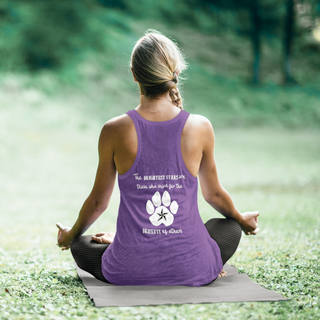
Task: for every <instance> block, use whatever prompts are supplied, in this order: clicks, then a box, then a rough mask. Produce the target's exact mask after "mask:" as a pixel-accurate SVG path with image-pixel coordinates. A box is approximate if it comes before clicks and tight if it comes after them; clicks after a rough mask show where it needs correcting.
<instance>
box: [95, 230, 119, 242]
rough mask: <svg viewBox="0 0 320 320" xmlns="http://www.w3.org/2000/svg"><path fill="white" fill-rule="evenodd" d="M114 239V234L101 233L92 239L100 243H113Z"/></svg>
mask: <svg viewBox="0 0 320 320" xmlns="http://www.w3.org/2000/svg"><path fill="white" fill-rule="evenodd" d="M114 237H115V233H114V232H99V233H97V234H96V235H95V236H92V237H91V239H92V240H94V241H96V242H98V243H112V242H113V239H114Z"/></svg>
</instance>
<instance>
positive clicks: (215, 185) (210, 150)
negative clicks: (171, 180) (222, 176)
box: [199, 118, 259, 234]
mask: <svg viewBox="0 0 320 320" xmlns="http://www.w3.org/2000/svg"><path fill="white" fill-rule="evenodd" d="M204 119H205V120H204V123H203V125H202V130H203V131H204V132H203V135H202V136H203V139H202V140H203V152H202V159H201V163H200V167H199V179H200V186H201V190H202V194H203V197H204V199H205V200H206V201H207V202H208V203H209V204H210V205H211V206H212V207H213V208H214V209H216V210H217V211H218V212H220V213H221V214H222V215H224V216H225V217H227V218H231V219H234V220H236V221H237V222H238V223H239V224H240V225H241V227H242V230H243V231H244V232H245V233H246V234H256V233H257V232H258V231H259V229H257V226H258V223H257V216H258V215H259V212H258V211H255V212H246V213H243V214H241V213H240V211H239V210H238V209H237V208H236V207H235V205H234V203H233V201H232V199H231V197H230V195H229V193H228V192H227V191H226V190H225V189H224V188H223V187H222V185H221V183H220V181H219V178H218V172H217V167H216V163H215V159H214V142H215V139H214V132H213V128H212V125H211V122H210V121H209V120H208V119H206V118H204Z"/></svg>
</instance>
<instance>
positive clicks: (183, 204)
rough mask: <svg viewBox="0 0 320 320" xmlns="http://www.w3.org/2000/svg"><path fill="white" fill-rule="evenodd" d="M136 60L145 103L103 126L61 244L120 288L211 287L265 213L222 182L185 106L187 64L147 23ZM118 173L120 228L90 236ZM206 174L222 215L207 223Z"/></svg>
mask: <svg viewBox="0 0 320 320" xmlns="http://www.w3.org/2000/svg"><path fill="white" fill-rule="evenodd" d="M130 65H131V71H132V74H133V79H134V81H136V82H137V83H138V85H139V88H140V104H139V105H138V106H137V107H136V108H135V109H132V110H130V111H128V112H127V113H126V114H123V115H121V116H119V117H115V118H113V119H111V120H109V121H107V122H106V123H105V125H104V126H103V128H102V130H101V134H100V138H99V165H98V169H97V174H96V180H95V183H94V186H93V189H92V191H91V193H90V195H89V196H88V198H87V199H86V201H85V202H84V204H83V206H82V208H81V210H80V213H79V217H78V219H77V220H76V222H75V224H74V226H73V227H72V228H68V227H65V226H63V225H62V224H61V223H57V227H58V228H59V234H58V246H60V247H62V250H65V249H68V248H71V253H72V255H73V257H74V259H75V261H76V263H77V264H78V266H79V267H80V268H82V269H83V270H85V271H87V272H89V273H91V274H92V275H93V276H94V277H96V278H97V279H99V280H102V281H105V282H109V283H112V284H114V285H186V286H202V285H206V284H209V283H211V282H212V281H214V280H215V279H216V278H218V277H223V276H225V275H226V272H225V271H224V270H223V265H224V264H225V263H226V262H227V261H228V260H229V259H230V257H231V256H232V255H233V254H234V253H235V251H236V249H237V247H238V245H239V242H240V238H241V234H242V231H244V233H245V234H247V235H249V234H252V235H254V234H257V233H258V231H259V228H257V226H258V223H257V216H258V215H259V212H257V211H254V212H245V213H240V212H239V211H238V210H237V209H236V207H235V205H234V204H233V201H232V199H231V197H230V195H229V194H228V192H227V191H226V190H225V189H224V188H223V187H222V186H221V184H220V182H219V179H218V175H217V169H216V164H215V159H214V132H213V128H212V125H211V123H210V121H209V120H208V119H207V118H206V117H204V116H201V115H196V114H190V113H188V112H187V111H185V110H184V109H183V107H182V102H183V101H182V98H181V96H180V93H179V90H178V83H179V74H180V73H182V72H183V71H184V70H185V69H186V68H187V62H186V61H185V59H184V57H183V54H182V52H181V51H180V50H179V48H178V46H177V44H176V43H175V42H174V41H173V40H171V39H169V38H167V37H166V36H164V35H163V34H161V33H160V32H158V31H156V30H148V31H147V32H146V33H145V35H144V36H143V37H142V38H140V39H139V40H138V41H137V42H136V44H135V46H134V48H133V51H132V55H131V60H130ZM180 77H181V75H180ZM180 80H181V79H180ZM117 174H118V184H119V189H120V193H121V198H120V206H119V211H118V218H117V229H116V232H115V233H112V232H101V233H98V234H96V235H93V236H89V235H87V236H83V235H82V234H83V233H84V232H85V231H86V230H87V229H88V228H89V227H90V226H91V225H92V224H93V223H94V222H95V221H96V220H97V218H98V217H99V216H100V215H101V214H102V213H103V212H104V211H105V210H106V208H107V207H108V204H109V201H110V197H111V194H112V191H113V188H114V184H115V180H116V175H117ZM198 177H199V181H200V186H201V191H202V194H203V197H204V199H205V200H206V201H207V202H208V203H209V204H210V205H211V206H212V207H213V208H214V209H216V210H217V211H218V212H220V213H221V214H222V215H223V216H224V218H212V219H209V220H208V221H207V222H206V223H203V222H202V219H201V217H200V214H199V210H198V200H197V194H198Z"/></svg>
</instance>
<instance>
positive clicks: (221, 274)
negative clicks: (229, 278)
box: [218, 270, 227, 278]
mask: <svg viewBox="0 0 320 320" xmlns="http://www.w3.org/2000/svg"><path fill="white" fill-rule="evenodd" d="M226 275H227V271H224V270H222V271H221V272H220V273H219V275H218V278H221V277H225V276H226Z"/></svg>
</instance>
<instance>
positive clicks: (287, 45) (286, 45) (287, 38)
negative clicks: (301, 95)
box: [283, 0, 297, 84]
mask: <svg viewBox="0 0 320 320" xmlns="http://www.w3.org/2000/svg"><path fill="white" fill-rule="evenodd" d="M294 21H295V12H294V2H293V0H287V3H286V19H285V28H284V31H285V32H284V37H283V53H284V71H283V73H284V83H285V84H296V83H297V81H296V80H295V79H294V78H293V77H292V75H291V55H292V42H293V37H294Z"/></svg>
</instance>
